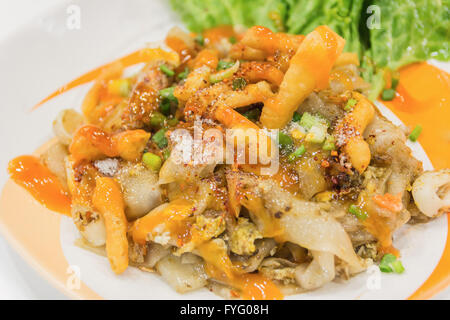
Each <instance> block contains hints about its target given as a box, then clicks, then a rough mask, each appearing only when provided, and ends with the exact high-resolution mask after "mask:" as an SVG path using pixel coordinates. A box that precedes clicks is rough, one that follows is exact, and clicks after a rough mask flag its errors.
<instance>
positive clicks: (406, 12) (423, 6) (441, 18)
mask: <svg viewBox="0 0 450 320" xmlns="http://www.w3.org/2000/svg"><path fill="white" fill-rule="evenodd" d="M373 4H375V5H377V6H379V7H380V9H381V19H380V22H381V23H380V28H379V29H372V30H370V48H369V50H370V54H371V57H372V59H373V62H374V64H375V66H376V67H377V68H385V67H387V68H389V69H391V70H396V69H398V68H400V67H402V66H404V65H407V64H410V63H413V62H417V61H424V60H427V59H431V58H434V59H438V60H444V61H447V60H449V58H450V57H449V41H450V13H449V1H448V0H396V1H391V0H374V1H373Z"/></svg>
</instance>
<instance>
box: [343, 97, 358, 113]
mask: <svg viewBox="0 0 450 320" xmlns="http://www.w3.org/2000/svg"><path fill="white" fill-rule="evenodd" d="M357 102H358V101H356V100H355V99H349V100H348V101H347V104H346V105H345V107H344V110H345V111H351V110H352V107H354V106H355V105H356V103H357Z"/></svg>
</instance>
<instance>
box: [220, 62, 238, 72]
mask: <svg viewBox="0 0 450 320" xmlns="http://www.w3.org/2000/svg"><path fill="white" fill-rule="evenodd" d="M233 65H234V62H232V61H225V60H219V63H218V64H217V70H218V71H219V70H225V69H228V68H231V67H232V66H233Z"/></svg>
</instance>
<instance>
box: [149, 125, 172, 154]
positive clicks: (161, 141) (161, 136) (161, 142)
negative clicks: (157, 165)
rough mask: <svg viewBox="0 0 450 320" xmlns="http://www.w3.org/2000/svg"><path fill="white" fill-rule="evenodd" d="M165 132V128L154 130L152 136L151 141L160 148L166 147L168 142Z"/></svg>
mask: <svg viewBox="0 0 450 320" xmlns="http://www.w3.org/2000/svg"><path fill="white" fill-rule="evenodd" d="M166 132H167V129H161V130H159V131H158V132H156V133H155V134H154V135H153V137H152V141H153V142H154V143H156V145H157V146H158V148H160V149H163V148H165V147H167V145H168V144H169V141H168V140H167V138H166Z"/></svg>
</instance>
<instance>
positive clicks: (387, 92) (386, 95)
mask: <svg viewBox="0 0 450 320" xmlns="http://www.w3.org/2000/svg"><path fill="white" fill-rule="evenodd" d="M394 98H395V90H394V89H384V90H383V93H382V94H381V99H383V100H384V101H391V100H393V99H394Z"/></svg>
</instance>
